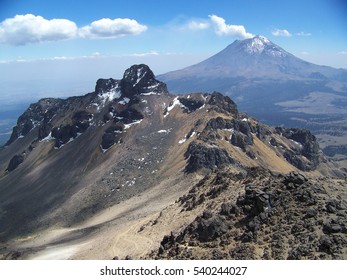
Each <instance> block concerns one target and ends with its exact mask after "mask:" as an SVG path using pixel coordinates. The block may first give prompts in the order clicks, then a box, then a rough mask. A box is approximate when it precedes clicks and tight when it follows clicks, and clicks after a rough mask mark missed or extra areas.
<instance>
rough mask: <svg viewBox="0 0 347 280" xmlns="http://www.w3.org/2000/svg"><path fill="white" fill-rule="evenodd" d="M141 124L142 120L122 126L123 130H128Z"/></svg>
mask: <svg viewBox="0 0 347 280" xmlns="http://www.w3.org/2000/svg"><path fill="white" fill-rule="evenodd" d="M141 122H142V120H138V121H135V122H133V123H128V124H126V125H124V130H125V129H128V128H130V127H132V126H133V125H135V124H139V123H141Z"/></svg>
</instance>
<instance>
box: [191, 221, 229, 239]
mask: <svg viewBox="0 0 347 280" xmlns="http://www.w3.org/2000/svg"><path fill="white" fill-rule="evenodd" d="M227 230H228V226H227V225H226V224H225V222H224V220H223V218H222V217H220V216H219V215H215V216H211V215H210V216H207V217H205V216H204V215H203V216H202V217H201V218H199V219H198V225H197V228H196V233H197V235H198V240H199V241H202V242H206V241H211V240H214V239H216V238H217V237H219V236H221V235H223V234H224V233H226V232H227Z"/></svg>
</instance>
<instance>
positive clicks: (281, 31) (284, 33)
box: [271, 29, 292, 37]
mask: <svg viewBox="0 0 347 280" xmlns="http://www.w3.org/2000/svg"><path fill="white" fill-rule="evenodd" d="M271 33H272V35H274V36H281V37H292V34H290V32H289V31H288V30H287V29H275V30H272V32H271Z"/></svg>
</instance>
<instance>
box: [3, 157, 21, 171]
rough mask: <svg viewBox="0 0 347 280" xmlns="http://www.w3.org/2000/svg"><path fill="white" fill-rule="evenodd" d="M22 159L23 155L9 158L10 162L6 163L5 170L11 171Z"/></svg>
mask: <svg viewBox="0 0 347 280" xmlns="http://www.w3.org/2000/svg"><path fill="white" fill-rule="evenodd" d="M23 161H24V156H23V155H15V156H14V157H13V158H12V159H11V160H10V163H9V164H8V167H7V169H6V170H7V171H8V172H11V171H13V170H15V169H16V168H17V167H18V166H19V165H20V164H21V163H22V162H23Z"/></svg>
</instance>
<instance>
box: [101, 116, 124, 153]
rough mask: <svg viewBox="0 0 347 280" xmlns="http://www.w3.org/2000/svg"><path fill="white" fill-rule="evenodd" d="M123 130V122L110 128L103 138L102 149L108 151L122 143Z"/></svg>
mask: <svg viewBox="0 0 347 280" xmlns="http://www.w3.org/2000/svg"><path fill="white" fill-rule="evenodd" d="M123 129H124V123H123V122H117V123H116V124H114V125H113V126H111V127H110V128H108V129H107V130H106V131H105V133H104V135H103V136H102V141H101V148H102V149H104V150H107V149H109V148H110V147H111V146H113V145H114V144H116V143H118V142H119V141H121V133H122V131H123Z"/></svg>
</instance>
